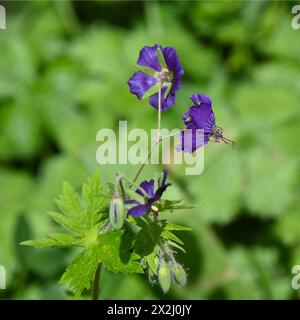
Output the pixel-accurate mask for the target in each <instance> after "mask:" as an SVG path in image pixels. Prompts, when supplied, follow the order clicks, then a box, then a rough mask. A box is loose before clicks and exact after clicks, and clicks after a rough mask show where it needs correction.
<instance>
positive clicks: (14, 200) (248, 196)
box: [0, 1, 300, 299]
mask: <svg viewBox="0 0 300 320" xmlns="http://www.w3.org/2000/svg"><path fill="white" fill-rule="evenodd" d="M1 4H4V5H5V7H6V11H7V29H6V30H0V52H1V59H0V190H1V192H0V208H1V210H0V264H1V265H3V266H5V267H6V269H7V290H2V291H1V292H0V298H3V299H67V298H70V295H69V293H68V292H66V290H65V288H64V287H63V286H61V285H59V284H58V283H57V282H58V279H59V278H60V276H61V274H62V273H63V271H64V268H65V267H66V266H67V263H68V262H70V260H71V259H72V257H73V256H74V251H72V250H56V249H54V250H51V249H49V250H45V249H43V250H39V249H33V248H26V247H21V246H19V245H18V243H19V242H20V241H22V240H26V239H32V238H38V237H42V236H44V235H46V233H48V232H54V231H57V228H58V227H57V226H56V225H55V224H54V223H52V222H51V221H50V219H49V217H48V216H47V214H46V211H48V210H53V209H54V208H55V204H54V199H55V198H56V197H57V196H58V195H59V193H60V192H61V185H62V182H63V181H64V180H68V181H69V182H70V183H71V184H73V185H74V186H75V187H80V185H81V183H82V182H83V181H84V180H85V179H86V177H87V175H91V174H92V173H93V172H94V170H95V169H96V167H97V163H96V159H95V154H96V150H97V147H98V146H99V143H97V142H96V139H95V137H96V133H97V131H98V130H99V129H101V128H115V129H117V128H118V121H119V120H128V125H129V128H140V127H142V128H145V129H146V130H150V129H151V128H154V127H155V126H156V111H155V110H154V109H153V108H152V107H150V106H149V105H148V104H147V101H142V102H141V101H138V100H137V99H136V97H135V96H133V95H131V94H130V93H129V91H128V87H127V84H126V82H127V80H128V79H129V77H130V76H131V75H132V73H133V72H134V71H135V70H136V68H135V63H136V60H137V57H138V52H139V50H140V49H141V48H142V47H143V46H144V45H153V44H155V43H161V44H162V45H164V46H173V47H175V48H176V50H177V52H178V54H179V57H180V60H181V62H182V64H183V67H184V71H185V74H184V77H183V88H182V90H181V91H179V92H178V94H177V104H176V106H174V107H173V108H171V109H170V110H168V111H167V112H165V113H163V127H166V128H174V127H179V128H180V127H182V121H181V117H182V114H183V113H184V112H185V111H186V110H187V108H188V107H189V106H190V105H191V102H190V100H189V96H190V95H191V94H192V93H197V92H201V93H206V94H208V95H210V96H211V97H212V99H213V103H214V111H215V115H216V118H217V122H218V124H219V125H220V126H222V127H223V128H224V130H225V132H226V136H228V137H229V138H231V139H233V140H235V141H236V143H237V147H236V149H235V150H232V149H231V148H230V147H229V146H226V145H216V144H210V145H208V146H207V148H206V149H205V170H204V173H203V174H202V175H200V176H186V175H185V172H184V167H179V168H177V167H173V166H169V167H168V169H169V171H170V180H171V181H172V183H173V188H169V190H168V192H167V193H166V197H169V198H174V199H178V198H182V199H185V201H186V202H187V203H188V204H193V205H194V206H195V209H192V210H188V211H182V212H179V213H173V214H171V213H170V214H166V216H167V218H168V219H170V220H171V221H172V222H175V223H181V224H183V225H186V226H191V227H192V228H193V231H192V232H186V233H184V234H183V233H181V234H180V236H181V238H182V239H183V240H184V242H185V246H186V249H187V254H185V255H184V254H180V255H179V258H178V259H179V260H180V261H181V262H182V263H183V265H184V266H185V268H186V269H187V271H188V274H189V278H188V286H187V287H186V288H183V289H180V288H177V287H174V288H172V290H171V291H170V292H169V293H168V294H167V295H163V294H162V293H161V291H160V289H159V288H158V287H153V286H151V285H150V284H149V283H148V282H147V281H146V280H145V278H144V277H143V276H135V275H133V276H124V275H120V274H112V273H109V272H104V273H103V274H102V278H101V294H100V295H101V298H102V299H160V298H170V299H217V298H219V299H297V298H299V297H300V290H298V291H296V290H293V289H292V288H291V279H292V277H293V275H292V274H291V269H292V266H293V265H295V264H300V201H299V185H300V174H299V167H300V163H299V159H300V138H299V137H300V126H299V118H300V108H299V101H300V81H299V80H300V78H299V74H300V73H299V71H300V41H299V40H300V30H298V31H297V30H293V29H292V27H291V18H292V14H291V8H292V6H293V5H294V4H296V2H279V1H278V2H270V1H251V2H250V1H249V2H239V1H234V2H230V1H201V2H199V1H198V2H196V1H193V2H187V1H176V2H165V1H164V2H162V3H158V2H154V1H149V2H142V1H140V2H134V1H121V2H116V1H111V2H103V1H82V2H81V1H26V2H25V1H21V2H18V1H5V2H3V1H1ZM145 119H147V121H145ZM120 168H122V170H123V171H125V172H126V173H128V174H129V175H133V174H134V172H135V171H136V169H137V167H136V166H130V165H126V166H105V167H100V171H101V173H102V179H103V180H104V181H107V182H108V181H112V179H113V177H114V172H115V171H116V170H120ZM160 170H161V168H159V166H149V167H148V168H147V169H146V170H145V173H144V176H143V177H144V178H150V177H151V176H152V175H153V172H154V171H156V172H159V171H160Z"/></svg>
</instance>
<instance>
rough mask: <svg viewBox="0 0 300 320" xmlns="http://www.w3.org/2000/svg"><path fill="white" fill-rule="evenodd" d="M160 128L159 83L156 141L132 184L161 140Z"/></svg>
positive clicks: (159, 91)
mask: <svg viewBox="0 0 300 320" xmlns="http://www.w3.org/2000/svg"><path fill="white" fill-rule="evenodd" d="M160 126H161V81H160V82H159V90H158V118H157V131H158V134H157V141H156V143H155V144H154V146H153V147H152V148H151V150H150V151H149V152H148V154H147V157H146V159H145V160H144V161H143V163H142V165H141V166H140V168H139V170H138V172H137V173H136V175H135V177H134V178H133V182H136V180H137V179H138V177H139V176H140V174H141V173H142V171H143V169H144V167H145V165H146V164H147V162H148V160H149V159H150V157H151V154H152V152H153V151H154V149H155V148H156V146H157V145H158V144H160V142H161V139H160Z"/></svg>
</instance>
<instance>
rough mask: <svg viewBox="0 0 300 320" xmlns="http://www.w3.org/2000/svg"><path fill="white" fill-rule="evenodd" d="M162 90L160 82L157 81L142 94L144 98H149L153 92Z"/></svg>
mask: <svg viewBox="0 0 300 320" xmlns="http://www.w3.org/2000/svg"><path fill="white" fill-rule="evenodd" d="M159 90H160V84H159V82H157V83H155V84H154V85H153V86H152V87H150V88H149V89H148V90H147V91H146V92H145V93H144V95H143V96H142V99H147V98H149V97H150V96H152V95H153V94H155V93H157V92H158V91H159Z"/></svg>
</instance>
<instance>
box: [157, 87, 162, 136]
mask: <svg viewBox="0 0 300 320" xmlns="http://www.w3.org/2000/svg"><path fill="white" fill-rule="evenodd" d="M160 127H161V81H159V90H158V119H157V132H158V133H157V134H158V138H157V140H158V141H159V140H160Z"/></svg>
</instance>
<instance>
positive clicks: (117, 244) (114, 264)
mask: <svg viewBox="0 0 300 320" xmlns="http://www.w3.org/2000/svg"><path fill="white" fill-rule="evenodd" d="M97 248H98V254H99V257H100V259H101V260H102V261H103V263H104V265H105V267H106V268H107V269H108V270H110V271H113V272H122V273H143V269H142V267H141V266H140V264H139V262H138V261H137V260H138V259H139V256H138V255H137V254H136V253H132V238H131V235H130V234H129V235H128V233H127V234H125V232H124V230H121V231H117V232H109V233H106V234H103V235H101V236H99V240H98V247H97Z"/></svg>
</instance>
